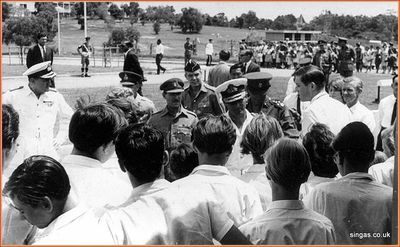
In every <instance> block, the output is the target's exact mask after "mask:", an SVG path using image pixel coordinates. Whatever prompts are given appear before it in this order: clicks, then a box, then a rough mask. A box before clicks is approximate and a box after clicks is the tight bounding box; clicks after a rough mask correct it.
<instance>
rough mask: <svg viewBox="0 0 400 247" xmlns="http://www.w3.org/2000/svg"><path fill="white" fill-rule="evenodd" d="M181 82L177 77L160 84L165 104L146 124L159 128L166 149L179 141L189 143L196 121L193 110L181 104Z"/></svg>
mask: <svg viewBox="0 0 400 247" xmlns="http://www.w3.org/2000/svg"><path fill="white" fill-rule="evenodd" d="M183 85H184V84H183V82H182V80H181V79H179V78H172V79H169V80H167V81H165V82H164V83H163V84H161V86H160V90H161V91H163V93H162V95H163V97H164V99H165V100H166V102H167V106H166V107H165V108H164V109H163V110H161V111H159V112H156V113H154V114H153V115H152V116H151V117H150V119H149V122H148V124H149V125H150V126H153V127H154V128H156V129H158V130H160V131H161V132H162V133H163V135H164V138H165V144H166V147H167V149H169V150H171V149H173V148H175V147H177V146H178V145H179V144H180V143H190V142H191V137H192V136H191V133H192V128H193V127H194V126H195V124H196V123H197V120H198V119H197V116H196V114H195V113H194V112H191V111H188V110H186V109H185V108H183V107H182V105H181V98H182V92H183Z"/></svg>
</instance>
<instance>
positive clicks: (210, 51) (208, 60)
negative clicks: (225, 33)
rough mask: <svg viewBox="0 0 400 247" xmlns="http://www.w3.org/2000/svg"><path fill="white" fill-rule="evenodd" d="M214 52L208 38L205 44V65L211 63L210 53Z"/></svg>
mask: <svg viewBox="0 0 400 247" xmlns="http://www.w3.org/2000/svg"><path fill="white" fill-rule="evenodd" d="M213 53H214V47H213V44H212V39H209V40H208V43H207V45H206V55H207V63H206V66H211V65H212V55H213Z"/></svg>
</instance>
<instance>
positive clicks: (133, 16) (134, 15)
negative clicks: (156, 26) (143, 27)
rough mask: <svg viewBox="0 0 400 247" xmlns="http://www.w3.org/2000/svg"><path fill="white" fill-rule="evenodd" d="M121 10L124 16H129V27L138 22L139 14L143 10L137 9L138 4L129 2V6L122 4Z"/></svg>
mask: <svg viewBox="0 0 400 247" xmlns="http://www.w3.org/2000/svg"><path fill="white" fill-rule="evenodd" d="M121 8H122V9H123V10H124V12H125V14H126V16H129V19H130V23H131V25H133V24H134V23H136V22H137V21H138V19H139V14H140V13H141V11H143V9H141V8H139V4H138V3H136V2H130V3H129V5H128V4H124V5H122V6H121Z"/></svg>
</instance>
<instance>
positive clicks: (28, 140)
mask: <svg viewBox="0 0 400 247" xmlns="http://www.w3.org/2000/svg"><path fill="white" fill-rule="evenodd" d="M2 103H3V104H10V105H12V106H13V108H14V109H15V110H16V111H17V112H18V114H19V130H20V137H21V138H23V142H22V143H23V144H24V145H21V146H20V147H19V148H18V151H19V152H24V156H25V157H23V158H27V157H29V156H31V155H39V154H40V155H47V156H50V157H53V158H55V159H58V154H57V152H56V149H55V147H54V146H53V140H54V139H56V140H58V142H59V143H63V142H64V141H66V140H67V137H68V127H69V121H70V119H71V116H72V114H73V110H72V109H71V107H70V106H69V105H68V104H67V102H66V101H65V99H64V97H63V96H62V95H61V94H60V93H59V92H58V91H57V90H55V89H52V88H51V89H50V91H48V92H45V93H43V94H42V95H40V97H39V98H37V97H36V95H35V93H34V92H33V91H32V90H31V89H30V88H29V86H23V87H20V88H17V89H13V90H10V91H7V92H6V93H4V94H3V96H2ZM57 118H59V125H58V128H59V130H58V133H57V136H54V129H55V128H56V126H57V125H56V120H57Z"/></svg>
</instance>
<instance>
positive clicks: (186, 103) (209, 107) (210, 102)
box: [182, 83, 224, 119]
mask: <svg viewBox="0 0 400 247" xmlns="http://www.w3.org/2000/svg"><path fill="white" fill-rule="evenodd" d="M182 105H183V107H184V108H185V109H187V110H189V111H193V112H194V113H196V115H197V116H198V118H199V119H201V118H203V117H205V116H207V115H208V114H211V115H214V116H218V115H221V114H222V113H223V112H224V110H223V107H222V103H220V102H219V101H218V98H217V95H216V93H215V88H214V87H212V86H210V85H208V84H206V83H202V85H201V88H200V91H199V92H198V93H197V95H192V93H191V91H190V86H189V87H188V88H186V89H185V91H184V92H183V94H182Z"/></svg>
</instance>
